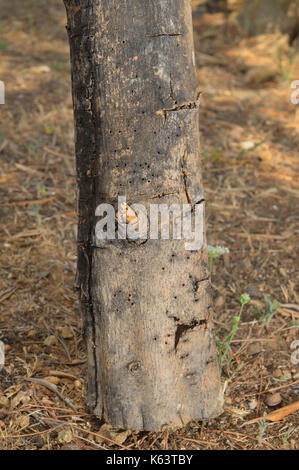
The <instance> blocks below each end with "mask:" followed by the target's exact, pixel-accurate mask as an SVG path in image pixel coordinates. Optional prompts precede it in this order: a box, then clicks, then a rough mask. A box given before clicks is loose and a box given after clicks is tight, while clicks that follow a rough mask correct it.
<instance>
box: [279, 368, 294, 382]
mask: <svg viewBox="0 0 299 470" xmlns="http://www.w3.org/2000/svg"><path fill="white" fill-rule="evenodd" d="M281 379H282V380H291V379H292V374H291V372H290V371H289V370H286V371H285V372H284V373H283V375H282V377H281Z"/></svg>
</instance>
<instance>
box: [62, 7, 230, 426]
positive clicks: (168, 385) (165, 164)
mask: <svg viewBox="0 0 299 470" xmlns="http://www.w3.org/2000/svg"><path fill="white" fill-rule="evenodd" d="M64 3H65V6H66V11H67V20H68V25H67V30H68V34H69V40H70V50H71V65H72V84H73V102H74V115H75V130H76V132H75V135H76V137H75V140H76V163H77V177H78V189H79V196H78V206H79V207H78V214H79V227H78V273H77V282H78V287H79V289H80V297H81V305H82V310H83V316H84V325H85V326H84V330H85V339H86V344H87V351H88V404H89V406H90V407H91V408H92V410H93V412H94V413H95V414H96V415H97V416H100V417H104V418H105V419H107V420H108V421H109V422H110V423H111V424H112V425H115V426H118V427H120V428H128V429H135V430H148V431H155V430H158V429H159V428H161V427H163V426H165V425H167V426H176V427H180V426H183V425H184V424H185V423H187V422H188V421H190V420H191V419H194V418H210V417H214V416H217V415H218V414H219V413H220V412H221V408H222V392H221V386H220V378H219V370H218V363H217V358H216V350H215V341H214V334H213V325H212V319H211V314H212V307H211V293H210V280H209V272H208V269H207V261H208V260H207V252H206V246H205V239H204V246H203V248H201V249H200V250H193V251H188V250H186V249H185V240H183V239H182V240H176V239H175V240H174V239H169V240H166V239H165V240H164V239H163V240H162V239H158V240H153V239H150V237H149V235H148V237H147V239H146V240H143V241H142V242H140V241H139V242H138V241H132V240H129V239H125V240H122V239H118V238H116V239H115V240H104V241H103V240H101V243H97V239H96V238H95V235H94V233H95V226H96V223H97V221H98V217H96V216H95V211H96V208H97V206H99V205H100V204H102V203H108V204H112V205H113V206H114V207H117V202H118V196H125V197H126V200H127V202H128V204H132V203H139V204H143V205H144V206H145V207H146V209H149V206H150V204H161V203H164V204H167V205H171V204H173V203H175V204H192V208H193V212H194V211H195V208H196V207H197V206H200V207H202V206H203V204H204V199H203V193H202V186H201V168H200V162H199V130H198V108H199V99H198V95H197V92H196V76H195V65H194V49H193V34H192V18H191V7H190V1H189V0H122V1H120V0H109V1H101V0H81V1H79V0H64ZM204 238H205V237H204Z"/></svg>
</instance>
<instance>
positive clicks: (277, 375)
mask: <svg viewBox="0 0 299 470" xmlns="http://www.w3.org/2000/svg"><path fill="white" fill-rule="evenodd" d="M281 376H282V372H281V370H280V369H275V371H274V372H273V377H275V378H276V379H279V378H280V377H281Z"/></svg>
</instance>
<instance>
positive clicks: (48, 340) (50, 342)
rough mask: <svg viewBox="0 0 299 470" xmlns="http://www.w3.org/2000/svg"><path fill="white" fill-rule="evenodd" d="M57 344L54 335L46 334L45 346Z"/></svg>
mask: <svg viewBox="0 0 299 470" xmlns="http://www.w3.org/2000/svg"><path fill="white" fill-rule="evenodd" d="M57 344H58V340H57V338H56V336H54V335H50V336H47V338H46V339H45V341H44V345H45V346H57Z"/></svg>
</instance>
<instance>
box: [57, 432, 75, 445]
mask: <svg viewBox="0 0 299 470" xmlns="http://www.w3.org/2000/svg"><path fill="white" fill-rule="evenodd" d="M72 439H73V434H72V431H71V430H70V429H63V430H62V431H59V433H58V442H60V444H65V443H66V444H69V443H70V442H72Z"/></svg>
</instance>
